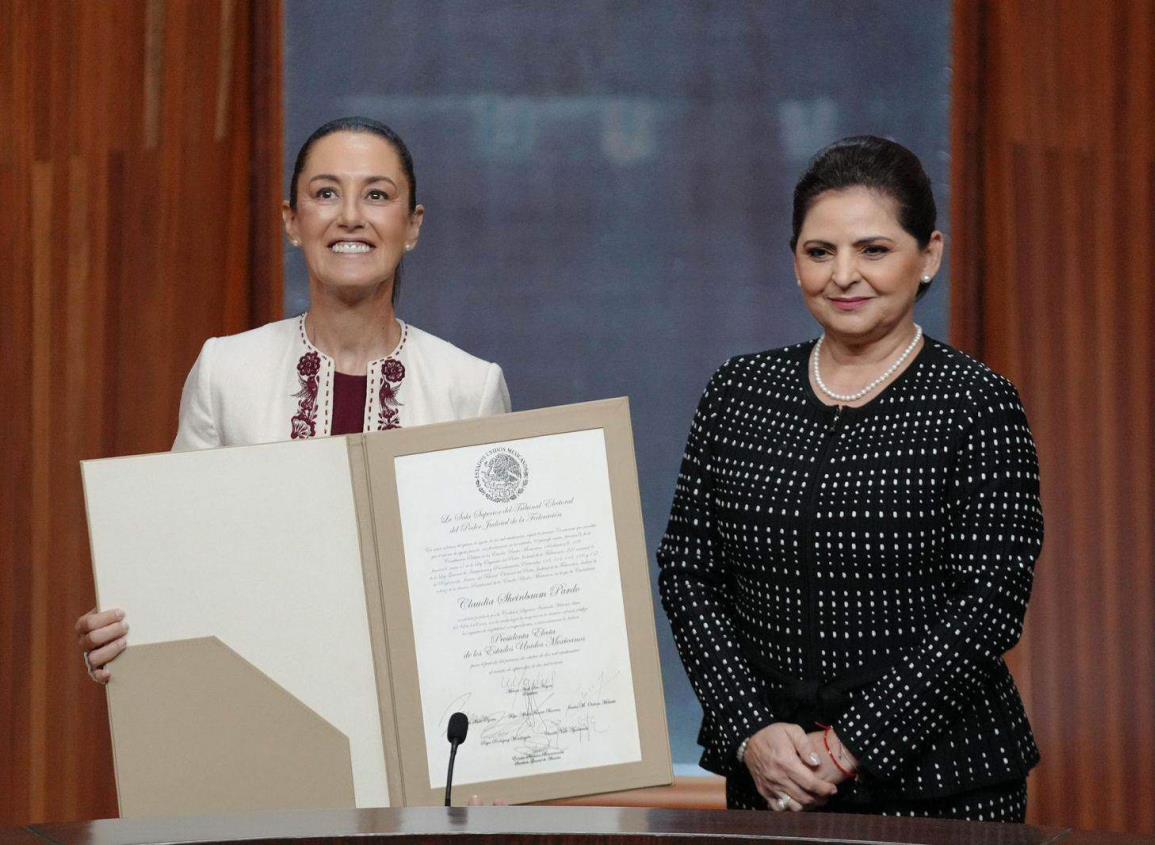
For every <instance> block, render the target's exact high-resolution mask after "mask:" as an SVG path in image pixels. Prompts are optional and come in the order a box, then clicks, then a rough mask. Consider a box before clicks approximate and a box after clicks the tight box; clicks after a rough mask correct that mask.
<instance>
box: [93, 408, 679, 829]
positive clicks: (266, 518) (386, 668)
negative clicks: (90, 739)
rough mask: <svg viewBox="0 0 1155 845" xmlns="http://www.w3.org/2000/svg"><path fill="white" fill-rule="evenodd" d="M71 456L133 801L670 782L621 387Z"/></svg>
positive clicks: (117, 755)
mask: <svg viewBox="0 0 1155 845" xmlns="http://www.w3.org/2000/svg"><path fill="white" fill-rule="evenodd" d="M82 471H83V476H84V486H85V495H86V499H87V505H88V518H89V529H90V533H91V540H92V554H93V562H94V569H95V574H96V585H97V594H98V599H99V602H100V606H101V607H123V608H124V609H125V610H126V611H127V613H128V620H129V623H130V624H131V627H132V630H131V633H130V635H129V642H130V645H129V648H128V649H127V651H126V652H125V653H124V655H122V656H121V657H120V658H119V659H118V660H117V661H116V663H115V665H114V666H113V667H112V668H113V680H112V682H111V683H110V684H109V686H108V700H109V715H110V721H111V725H112V739H113V752H114V759H115V765H116V778H117V790H118V795H119V798H120V806H121V813H122V815H125V816H141V815H161V814H168V815H173V814H201V813H215V812H222V811H229V810H256V809H281V808H314V807H371V806H385V805H393V806H412V805H432V804H437V803H440V801H441V799H442V795H443V789H444V786H445V764H446V761H447V757H448V750H449V749H448V744H447V742H446V739H445V731H446V726H447V724H448V720H449V717H450V715H451V714H453V713H454V712H457V711H460V712H463V713H465V714H466V715H467V716H468V717H469V720H470V730H469V737H468V739H467V741H466V743H465V745H464V746H462V748H461V751H460V752H459V754H458V755H457V764H456V770H455V776H454V783H455V786H459V787H460V788H461V789H460V794H463V795H473V794H476V795H479V796H481V797H482V798H483V799H490V800H491V799H494V798H503V799H506V800H509V801H511V802H526V801H535V800H544V799H548V798H559V797H568V796H573V795H584V794H590V793H594V792H605V791H613V790H621V789H630V788H634V787H642V786H653V785H657V784H664V783H669V782H670V780H671V765H670V752H669V742H668V734H667V729H666V719H665V708H664V704H663V698H662V687H661V673H660V668H659V664H658V653H657V644H656V640H655V636H654V615H653V604H652V600H651V594H650V582H649V576H648V556H647V554H646V549H645V542H644V536H643V530H642V518H641V508H640V503H639V497H638V487H637V471H636V467H635V464H634V452H633V438H632V433H631V429H630V420H629V407H628V403H627V401H626V400H625V399H615V400H606V401H603V402H591V403H586V404H581V405H571V406H565V407H559V408H549V409H545V410H540V411H529V412H524V413H517V414H507V415H504V416H498V417H488V418H483V419H477V420H467V421H462V422H454V423H444V424H438V425H431V426H423V427H420V428H413V429H400V430H395V431H389V432H380V433H371V434H362V435H351V436H348V437H336V438H330V439H323V440H309V441H303V442H288V443H275V444H268V445H261V446H245V447H236V448H227V449H214V450H208V451H203V452H183V453H171V454H168V453H166V454H159V455H144V456H139V457H131V458H113V459H106V460H98V461H86V462H84V463H83V464H82Z"/></svg>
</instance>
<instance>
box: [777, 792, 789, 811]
mask: <svg viewBox="0 0 1155 845" xmlns="http://www.w3.org/2000/svg"><path fill="white" fill-rule="evenodd" d="M789 807H790V796H789V795H779V796H778V809H779V810H785V809H788V808H789Z"/></svg>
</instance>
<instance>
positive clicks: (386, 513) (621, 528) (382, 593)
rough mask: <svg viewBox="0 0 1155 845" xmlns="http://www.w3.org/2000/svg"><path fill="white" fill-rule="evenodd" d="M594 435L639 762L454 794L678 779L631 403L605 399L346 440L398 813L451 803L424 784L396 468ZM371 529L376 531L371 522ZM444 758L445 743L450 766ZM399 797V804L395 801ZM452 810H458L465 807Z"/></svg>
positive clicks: (608, 787) (522, 797) (511, 793)
mask: <svg viewBox="0 0 1155 845" xmlns="http://www.w3.org/2000/svg"><path fill="white" fill-rule="evenodd" d="M590 429H600V430H602V432H603V433H604V436H605V443H606V463H607V468H608V470H609V483H610V495H611V497H612V507H613V516H614V530H615V534H616V537H617V547H618V560H619V562H620V565H621V578H622V599H623V604H624V609H625V616H626V632H627V639H628V642H629V651H630V666H631V668H632V670H633V680H634V702H635V706H636V708H637V711H636V712H637V722H638V734H639V737H638V738H639V741H640V745H641V752H642V759H641V760H640V761H639V762H634V763H625V764H620V765H616V766H598V767H593V768H585V769H579V770H575V771H572V772H556V773H550V774H542V775H533V776H528V777H521V778H509V779H506V780H496V781H487V782H483V783H472V784H468V785H466V784H464V783H462V784H457V785H456V786H458V787H460V790H459V792H458V795H459V796H460V795H462V794H465V795H477V796H479V797H480V798H481V799H482V800H493V799H504V800H507V801H510V802H512V803H527V802H530V801H542V800H547V799H550V798H565V797H572V796H577V795H590V794H595V793H599V792H613V791H619V790H624V789H634V788H638V787H644V786H657V785H663V784H668V783H670V782H672V780H673V767H672V763H671V759H670V744H669V732H668V728H667V724H666V708H665V699H664V696H663V691H662V672H661V665H660V662H659V659H658V644H657V638H656V636H655V628H654V607H653V600H652V595H651V588H650V577H649V555H648V553H647V551H646V545H645V532H644V528H643V522H642V509H641V499H640V495H639V491H638V473H637V466H636V462H635V458H634V440H633V429H632V427H631V425H630V411H629V400H628V399H625V398H621V399H606V400H602V401H599V402H586V403H582V404H577V405H564V406H560V407H556V408H546V409H543V410H538V411H524V412H521V413H516V414H504V415H500V416H494V417H484V418H480V419H474V420H463V421H459V422H449V423H439V424H435V425H429V426H422V427H419V428H414V429H398V430H394V431H389V432H381V433H371V434H365V435H361V436H358V437H355V438H350V440H353V439H356V440H357V441H359V444H357V445H355V444H353V443H350V448H349V454H350V465H351V466H353V465H354V464H355V463H360V462H361V461H363V463H362V464H361V465H362V466H363V467H364V470H363V471H362V470H361V469H354V471H353V477H354V492H355V497H356V499H357V502H358V521H359V522H360V524H361V538H362V544H361V548H362V555H363V557H364V563H365V570H366V572H365V585H366V602H367V604H368V607H369V619H370V626H371V629H372V637H373V655H374V663H375V664H376V668H377V688H378V696H379V699H380V701H381V704H382V707H381V709H382V733H383V736H384V739H385V746H386V749H387V751H386V755H387V757H389V758H390V759H389V794H390V800H391V802H392V803H394V806H433V805H437V804H441V803H442V802H443V800H444V798H443V792H442V791H441V790H439V789H430V787H429V769H428V758H427V755H426V746H425V729H424V721H423V718H422V708H421V700H420V688H419V685H418V683H417V678H418V674H417V652H416V646H415V643H414V639H413V624H412V614H411V610H410V606H409V585H408V580H407V578H406V567H405V553H404V544H403V539H402V534H401V515H400V507H399V504H398V499H397V481H396V476H395V473H394V464H393V461H394V459H395V458H397V457H400V456H402V455H412V454H421V453H425V452H435V451H440V450H443V449H455V448H460V447H464V446H481V445H485V444H487V443H495V442H501V441H507V440H518V439H522V438H530V437H540V436H543V435H550V434H566V433H569V432H573V431H586V430H590ZM358 453H360V454H359V455H358ZM369 522H371V524H368V525H367V524H366V523H369ZM370 538H371V539H370ZM374 550H375V552H376V554H375V555H374ZM385 585H388V589H385ZM395 679H396V681H397V682H396V683H394V680H395ZM387 703H388V709H389V710H391V711H392V712H391V713H390V714H386V712H385V711H386V706H387ZM390 722H391V723H392V724H390ZM467 745H468V743H467ZM391 746H392V747H391ZM448 750H449V746H448V743H447V744H446V759H447V760H448ZM462 753H468V748H467V747H466V748H464V750H463V752H462ZM394 755H396V756H394ZM398 793H399V794H398ZM395 794H397V795H398V800H396V801H393V797H394V795H395ZM457 803H462V802H461V801H460V799H459V801H458V802H457Z"/></svg>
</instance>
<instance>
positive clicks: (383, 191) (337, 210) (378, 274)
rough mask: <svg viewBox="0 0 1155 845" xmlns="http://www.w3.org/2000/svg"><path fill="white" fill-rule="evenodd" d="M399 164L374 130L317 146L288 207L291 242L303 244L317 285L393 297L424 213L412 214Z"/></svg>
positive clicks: (327, 138)
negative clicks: (293, 203) (294, 203)
mask: <svg viewBox="0 0 1155 845" xmlns="http://www.w3.org/2000/svg"><path fill="white" fill-rule="evenodd" d="M410 190H411V186H410V185H409V180H408V179H406V177H405V171H404V169H403V167H402V164H401V158H400V156H398V155H397V151H396V150H394V149H393V146H392V145H391V144H390V143H389V142H388V141H386V140H385V139H384V138H381V137H378V136H377V135H374V134H372V133H369V132H334V133H332V134H330V135H326V136H324V137H323V138H320V139H319V140H317V141H316V142H315V143H314V144H313V146H312V148H311V149H310V150H309V155H308V159H307V160H306V162H305V165H304V167H303V168H302V170H301V174H300V176H299V177H298V180H297V207H296V208H295V209H294V208H291V207H290V205H289V203H285V205H284V207H283V209H282V215H283V217H284V221H285V231H286V232H287V233H288V235H289V238H290V239H291V240H293V241H294V242H297V243H299V244H300V246H301V250H302V251H303V252H304V255H305V263H306V264H307V266H308V268H309V281H310V284H311V285H313V286H321V287H326V288H336V289H339V290H342V291H346V292H355V291H359V292H363V293H374V292H382V293H385V294H391V292H392V288H393V280H394V277H395V274H396V272H397V265H398V264H400V263H401V258H402V256H404V255H405V252H406V251H407V247H408V248H410V249H411V248H412V247H413V246H414V245H416V243H417V238H418V236H419V235H420V232H421V221H422V219H423V217H424V214H425V209H424V208H422V207H421V206H417V207H416V208H415V209H414V210H413V211H410V210H409V192H410Z"/></svg>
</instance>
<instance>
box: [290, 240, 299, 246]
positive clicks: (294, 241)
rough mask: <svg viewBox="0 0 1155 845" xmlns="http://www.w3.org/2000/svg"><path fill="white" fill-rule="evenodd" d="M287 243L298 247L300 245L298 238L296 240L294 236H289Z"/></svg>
mask: <svg viewBox="0 0 1155 845" xmlns="http://www.w3.org/2000/svg"><path fill="white" fill-rule="evenodd" d="M289 243H291V244H292V245H293V246H295V247H299V246H300V245H301V242H300V241H299V240H297V239H296V238H291V239H290V240H289Z"/></svg>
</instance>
